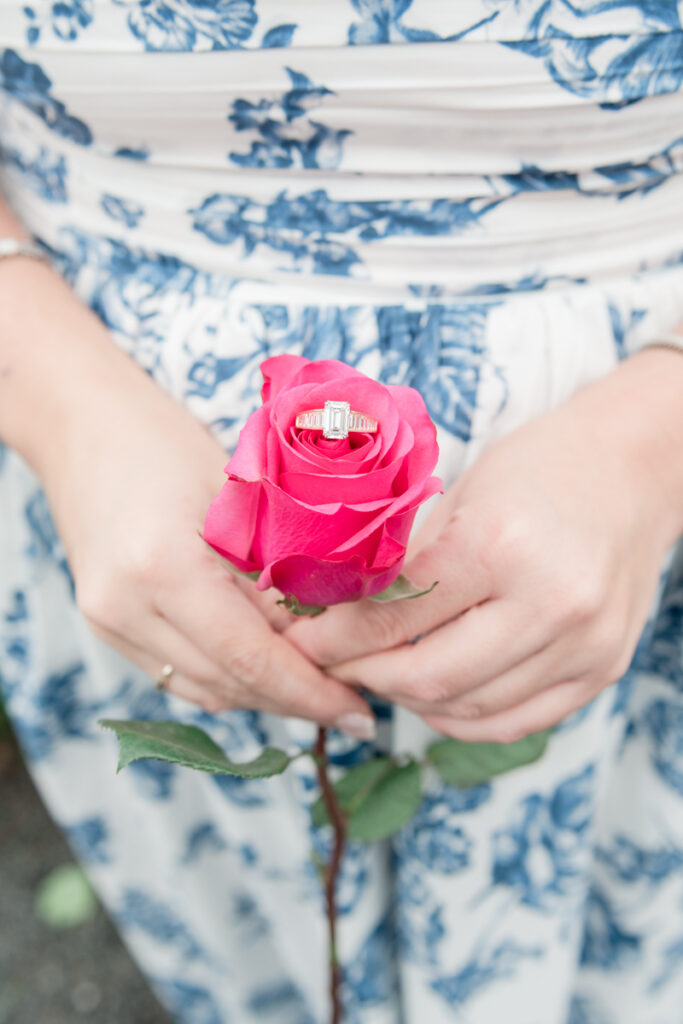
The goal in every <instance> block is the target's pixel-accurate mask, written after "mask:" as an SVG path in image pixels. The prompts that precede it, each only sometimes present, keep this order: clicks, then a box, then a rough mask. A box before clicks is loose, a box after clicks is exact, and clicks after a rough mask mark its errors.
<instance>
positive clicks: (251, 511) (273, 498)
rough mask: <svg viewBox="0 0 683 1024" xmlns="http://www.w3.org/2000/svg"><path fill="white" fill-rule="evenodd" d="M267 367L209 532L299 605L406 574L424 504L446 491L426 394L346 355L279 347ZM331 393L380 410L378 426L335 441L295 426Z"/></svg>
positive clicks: (237, 562)
mask: <svg viewBox="0 0 683 1024" xmlns="http://www.w3.org/2000/svg"><path fill="white" fill-rule="evenodd" d="M261 371H262V373H263V380H264V384H263V389H262V391H261V397H262V399H263V405H262V406H261V408H260V409H257V410H256V411H255V412H254V413H253V414H252V415H251V416H250V417H249V419H248V420H247V422H246V424H245V426H244V428H243V430H242V432H241V433H240V437H239V441H238V444H237V448H236V450H235V453H234V455H233V456H232V458H231V459H230V461H229V463H228V465H227V466H226V468H225V471H226V473H227V475H228V479H227V481H226V483H225V484H224V485H223V488H222V490H221V492H220V494H219V495H218V497H217V498H215V499H214V501H212V502H211V505H210V507H209V511H208V513H207V516H206V522H205V524H204V539H205V540H206V541H207V542H208V543H209V544H210V545H211V547H213V548H214V549H215V550H216V551H218V552H219V554H221V555H223V556H224V557H225V558H227V559H228V560H229V561H230V562H232V564H233V565H234V566H235V567H236V568H237V569H240V570H241V571H243V572H258V573H259V576H258V582H257V587H258V588H259V590H266V589H267V588H268V587H277V588H278V590H280V591H282V593H284V594H292V595H294V597H296V598H297V599H298V601H299V602H300V603H301V604H317V605H330V604H337V603H339V602H340V601H354V600H356V599H358V598H361V597H367V596H370V595H372V594H378V593H379V592H380V591H382V590H384V589H385V588H386V587H387V586H389V584H390V583H392V582H393V581H394V580H395V579H396V577H397V576H398V575H399V572H400V570H401V565H402V563H403V559H404V557H405V551H406V544H407V542H408V535H409V533H410V529H411V526H412V524H413V519H414V518H415V513H416V511H417V508H418V506H419V505H420V504H421V503H422V502H423V501H425V500H426V499H427V498H429V497H430V496H431V495H432V494H435V493H437V492H438V491H440V490H441V481H440V480H439V479H438V477H434V476H432V475H431V474H432V470H433V469H434V466H435V465H436V461H437V457H438V446H437V443H436V430H435V427H434V424H433V423H432V421H431V420H430V418H429V415H428V413H427V410H426V408H425V404H424V401H423V399H422V397H421V395H420V394H419V393H418V392H417V391H415V390H414V389H413V388H409V387H404V386H400V385H385V384H379V383H378V382H377V381H374V380H371V379H370V378H369V377H366V376H365V375H364V374H362V373H360V372H359V371H358V370H355V369H353V367H351V366H347V365H346V363H342V362H339V361H338V360H336V359H325V360H321V361H320V362H311V361H310V360H309V359H304V358H303V356H293V355H282V356H274V357H273V358H272V359H266V360H265V362H263V363H262V364H261ZM327 400H331V401H345V402H349V403H350V405H351V409H352V410H357V411H358V412H362V413H366V414H367V415H368V416H371V417H372V418H373V419H375V420H377V423H378V429H377V432H376V433H351V434H349V436H348V437H346V438H344V439H342V440H331V439H328V438H325V437H323V435H322V433H321V432H320V430H311V429H302V428H299V427H296V426H295V422H294V421H295V419H296V417H297V415H298V413H300V412H305V411H306V410H308V409H320V408H322V407H323V406H324V404H325V401H327Z"/></svg>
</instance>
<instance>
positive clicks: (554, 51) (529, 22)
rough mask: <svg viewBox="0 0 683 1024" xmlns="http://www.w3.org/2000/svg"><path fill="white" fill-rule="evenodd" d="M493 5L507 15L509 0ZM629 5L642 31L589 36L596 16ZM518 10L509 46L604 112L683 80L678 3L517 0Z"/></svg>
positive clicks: (492, 2)
mask: <svg viewBox="0 0 683 1024" xmlns="http://www.w3.org/2000/svg"><path fill="white" fill-rule="evenodd" d="M489 4H490V6H492V7H494V8H495V10H494V12H493V14H494V15H503V16H505V15H509V12H510V3H509V0H489ZM627 9H628V10H630V12H631V13H632V14H633V13H634V12H635V13H636V16H637V14H638V13H640V15H641V31H640V32H636V33H634V34H632V35H623V36H620V37H616V36H615V35H614V34H613V33H609V34H604V33H602V34H601V33H599V32H593V33H591V30H590V20H591V18H592V17H593V16H595V17H596V18H597V17H598V16H599V15H600V14H601V13H602V12H604V11H608V10H616V11H621V10H627ZM514 11H515V14H516V15H517V22H516V24H515V26H514V29H510V32H511V33H513V34H511V36H510V37H509V38H508V41H505V42H504V45H505V46H508V47H510V48H511V49H514V50H519V51H520V52H522V53H525V54H528V55H529V56H530V57H536V58H539V59H541V60H542V61H543V62H544V64H545V66H546V68H547V70H548V73H549V74H550V75H551V77H552V78H553V79H554V80H555V81H556V82H557V84H558V85H560V86H562V88H564V89H567V90H569V91H570V92H573V93H575V94H576V95H578V96H582V97H585V98H587V99H591V100H593V101H595V102H597V103H599V104H600V106H601V107H603V108H604V109H619V108H620V107H622V106H623V105H624V104H627V103H633V102H636V101H637V100H640V99H642V98H643V97H645V96H656V95H660V94H662V93H670V92H675V91H676V90H678V89H680V87H681V84H682V83H683V61H681V57H680V39H681V34H680V33H681V28H682V26H681V21H680V16H679V12H678V8H677V5H676V2H675V0H661V2H660V0H657V2H656V3H653V2H651V0H595V2H593V3H590V2H585V0H584V2H582V3H580V4H578V3H569V2H567V0H544V2H543V3H539V2H538V0H518V2H516V4H515V8H514ZM617 39H618V42H619V47H618V50H617V52H616V53H615V48H614V42H615V40H617Z"/></svg>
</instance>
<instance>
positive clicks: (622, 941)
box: [581, 889, 641, 970]
mask: <svg viewBox="0 0 683 1024" xmlns="http://www.w3.org/2000/svg"><path fill="white" fill-rule="evenodd" d="M640 944H641V940H640V936H638V935H635V934H631V933H629V932H627V931H625V930H624V929H623V928H622V927H621V926H620V924H619V922H618V920H617V918H616V916H615V914H614V911H613V909H612V907H611V906H610V903H609V901H608V899H607V897H606V896H605V895H604V894H603V893H601V892H599V891H598V890H597V889H592V890H591V891H590V893H589V894H588V903H587V907H586V927H585V932H584V937H583V948H582V951H581V963H583V964H587V965H591V966H594V967H602V968H603V969H607V970H616V969H618V968H623V967H624V966H626V965H628V964H629V963H633V962H634V961H635V960H636V958H637V957H638V952H639V949H640Z"/></svg>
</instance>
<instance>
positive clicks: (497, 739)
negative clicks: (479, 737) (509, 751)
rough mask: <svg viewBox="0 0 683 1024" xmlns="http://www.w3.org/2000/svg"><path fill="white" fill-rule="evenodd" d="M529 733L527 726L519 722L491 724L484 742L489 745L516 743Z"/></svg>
mask: <svg viewBox="0 0 683 1024" xmlns="http://www.w3.org/2000/svg"><path fill="white" fill-rule="evenodd" d="M530 732H531V729H529V727H528V726H525V725H523V724H522V723H520V722H507V721H505V720H504V719H503V720H502V721H500V722H491V724H490V725H489V727H488V729H487V735H486V737H485V740H486V741H487V742H489V743H517V741H518V740H523V739H524V737H525V736H528V734H529V733H530Z"/></svg>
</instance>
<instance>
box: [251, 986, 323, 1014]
mask: <svg viewBox="0 0 683 1024" xmlns="http://www.w3.org/2000/svg"><path fill="white" fill-rule="evenodd" d="M245 1005H246V1007H247V1009H248V1011H249V1012H250V1013H251V1014H253V1016H254V1019H256V1020H259V1021H260V1020H264V1021H267V1020H268V1019H269V1018H270V1017H273V1018H275V1019H276V1020H277V1021H284V1020H287V1021H291V1024H315V1021H314V1018H313V1016H312V1014H311V1012H310V1010H309V1009H308V1007H307V1006H306V1001H305V999H304V996H303V994H302V992H301V990H300V989H299V988H297V986H296V985H295V984H294V982H293V981H290V980H289V979H288V978H283V979H282V981H280V982H268V983H266V984H264V985H261V986H260V987H259V988H258V989H256V990H255V991H254V992H252V993H251V994H250V995H248V996H247V999H246V1004H245Z"/></svg>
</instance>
